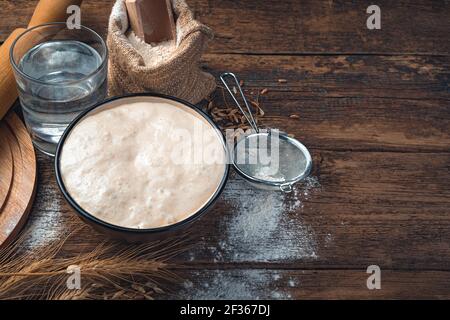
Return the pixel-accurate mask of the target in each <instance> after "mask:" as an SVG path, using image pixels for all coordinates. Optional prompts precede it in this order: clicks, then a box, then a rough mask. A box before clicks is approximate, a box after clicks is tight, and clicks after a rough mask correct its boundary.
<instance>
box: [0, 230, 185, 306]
mask: <svg viewBox="0 0 450 320" xmlns="http://www.w3.org/2000/svg"><path fill="white" fill-rule="evenodd" d="M81 229H82V228H81ZM79 232H80V230H76V231H74V232H72V233H70V234H69V235H68V236H67V237H66V238H65V239H63V240H61V241H56V242H54V243H52V244H50V245H48V246H45V247H43V248H41V249H38V250H36V251H34V252H32V253H25V254H24V253H20V250H19V249H20V247H21V246H22V245H23V242H24V241H25V239H26V236H27V235H26V232H24V233H23V234H22V236H20V237H19V239H18V240H17V241H16V242H14V243H13V244H12V245H10V246H8V247H6V248H5V249H2V250H0V299H57V300H66V299H152V298H153V295H154V294H155V293H156V294H160V293H162V292H163V290H162V289H161V288H160V287H159V285H158V282H160V281H161V280H163V281H164V282H170V281H174V280H179V278H178V276H177V275H175V274H173V273H172V272H170V271H168V270H167V267H168V263H167V260H168V259H170V258H171V257H173V256H174V255H176V254H178V253H179V252H181V251H182V250H184V249H186V248H187V247H186V246H180V244H181V243H182V242H185V240H186V239H187V238H186V237H185V238H183V239H179V240H175V241H159V242H152V243H148V244H140V245H133V244H129V245H123V244H122V243H117V242H112V243H110V242H104V243H101V244H99V245H98V246H97V247H96V248H95V249H94V250H92V251H90V252H87V253H81V254H79V255H77V256H75V257H70V258H67V257H59V256H58V253H60V251H61V248H62V247H63V246H64V243H65V242H66V241H67V240H68V239H69V238H71V237H73V236H76V234H78V233H79ZM70 265H76V266H77V267H79V268H80V272H81V279H82V288H80V289H79V290H69V289H68V288H67V286H66V280H67V278H68V276H69V274H68V273H67V267H68V266H70ZM142 283H145V284H142Z"/></svg>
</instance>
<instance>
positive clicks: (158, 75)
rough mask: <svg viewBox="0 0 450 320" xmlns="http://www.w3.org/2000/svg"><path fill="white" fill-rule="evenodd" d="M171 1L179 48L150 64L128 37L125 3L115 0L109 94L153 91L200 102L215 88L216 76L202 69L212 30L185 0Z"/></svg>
mask: <svg viewBox="0 0 450 320" xmlns="http://www.w3.org/2000/svg"><path fill="white" fill-rule="evenodd" d="M172 3H173V9H174V13H175V17H176V26H177V43H176V49H175V51H174V53H173V54H172V55H171V56H170V57H169V58H168V59H166V60H164V61H163V62H161V63H159V64H158V65H156V66H148V65H146V61H144V58H143V56H141V54H140V53H139V52H138V51H137V50H136V49H135V48H134V47H133V45H132V44H131V43H130V41H129V39H128V38H127V36H126V32H127V31H128V16H127V12H126V7H125V2H124V0H117V1H116V3H115V5H114V7H113V10H112V12H111V16H110V19H109V28H108V48H109V76H108V77H109V78H108V80H109V94H110V95H122V94H126V93H137V92H147V91H152V92H157V93H164V94H168V95H172V96H175V97H178V98H181V99H184V100H187V101H189V102H191V103H197V102H199V101H201V100H202V99H204V98H206V97H207V96H208V95H209V94H210V93H211V92H212V91H214V89H215V87H216V83H215V79H214V77H213V76H212V75H211V74H208V73H205V72H203V71H201V69H200V57H201V54H202V52H203V51H204V49H205V47H206V44H207V42H208V41H209V40H210V39H212V37H213V33H212V31H211V29H209V28H208V27H207V26H205V25H203V24H201V23H200V22H198V21H197V20H195V19H194V17H193V13H192V11H191V10H190V9H189V7H188V5H187V4H186V2H185V1H184V0H172Z"/></svg>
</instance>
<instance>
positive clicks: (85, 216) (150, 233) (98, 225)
mask: <svg viewBox="0 0 450 320" xmlns="http://www.w3.org/2000/svg"><path fill="white" fill-rule="evenodd" d="M142 96H147V97H157V98H163V99H168V100H172V101H175V102H178V103H181V104H183V105H185V106H187V107H189V108H191V109H193V110H194V111H195V112H197V113H198V114H200V115H201V116H202V117H203V118H204V119H206V120H207V121H208V122H209V123H210V124H211V125H212V126H213V128H215V129H217V130H218V131H219V132H220V129H219V128H218V127H217V125H216V124H215V123H214V122H213V121H212V120H211V118H210V117H209V116H208V115H207V114H206V113H204V112H203V111H202V110H200V109H199V108H197V107H196V106H194V105H193V104H191V103H189V102H186V101H184V100H181V99H178V98H175V97H171V96H168V95H164V94H156V93H138V94H130V95H123V96H119V97H114V98H111V99H107V100H105V101H103V102H101V103H99V104H97V105H95V106H93V107H91V108H89V109H87V110H85V111H83V112H82V113H81V114H80V115H79V116H77V117H76V118H75V119H74V120H73V121H72V122H71V123H70V124H69V126H68V127H67V129H66V130H65V131H64V133H63V135H62V137H61V139H60V141H59V143H58V147H57V149H56V155H55V173H56V181H57V184H58V187H59V189H60V190H61V192H62V194H63V195H64V198H65V199H66V200H67V202H68V203H69V204H70V205H71V207H72V208H73V209H74V210H75V212H76V213H77V214H78V216H79V217H80V218H81V219H82V220H84V221H85V222H86V223H88V224H89V225H91V226H92V227H93V228H94V229H96V230H98V231H100V232H103V233H105V234H107V235H108V236H111V237H113V238H119V239H123V240H126V241H131V242H135V241H148V240H159V239H163V238H167V237H169V236H170V237H172V236H179V235H180V234H182V233H183V232H185V231H186V229H187V227H188V226H189V225H190V224H191V223H193V222H194V221H196V220H198V219H199V218H200V217H201V216H203V215H204V214H205V213H206V212H207V211H208V210H209V209H211V207H212V206H213V204H214V203H215V202H216V200H217V199H218V197H219V196H220V194H221V193H222V191H223V189H224V187H225V184H226V182H227V180H228V174H229V162H228V161H227V162H226V164H225V171H224V175H223V178H222V181H221V182H220V185H219V187H218V188H217V190H216V192H215V193H214V195H213V196H212V197H211V199H210V200H209V201H208V202H207V203H206V204H205V205H204V206H203V207H202V208H200V209H199V210H198V211H197V212H195V213H194V214H192V215H191V216H189V217H188V218H186V219H184V220H182V221H179V222H177V223H175V224H172V225H168V226H163V227H158V228H150V229H135V228H127V227H122V226H117V225H114V224H111V223H108V222H106V221H103V220H101V219H99V218H97V217H95V216H93V215H92V214H90V213H89V212H87V211H86V210H84V209H83V208H81V206H79V205H78V204H77V202H76V201H75V200H74V199H73V198H72V197H71V195H70V194H69V192H68V191H67V189H66V187H65V185H64V182H63V179H62V176H61V169H60V157H61V152H62V149H63V145H64V142H65V141H66V138H67V137H68V135H69V133H70V132H71V130H72V129H73V128H74V127H75V126H76V125H77V123H78V122H79V121H80V120H81V119H83V118H84V117H85V116H86V115H88V114H89V113H90V112H92V111H93V110H94V109H96V108H100V107H102V106H104V105H106V104H109V103H111V102H113V101H117V100H121V99H127V98H131V97H142ZM221 137H222V143H223V146H224V150H225V153H226V155H227V157H228V150H227V148H226V144H225V139H224V137H223V135H221Z"/></svg>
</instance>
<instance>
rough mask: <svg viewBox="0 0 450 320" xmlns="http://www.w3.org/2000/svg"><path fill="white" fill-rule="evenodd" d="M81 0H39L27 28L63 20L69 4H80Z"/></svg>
mask: <svg viewBox="0 0 450 320" xmlns="http://www.w3.org/2000/svg"><path fill="white" fill-rule="evenodd" d="M81 2H82V0H56V1H55V0H41V1H39V3H38V5H37V6H36V9H35V10H34V13H33V16H32V17H31V20H30V23H29V24H28V28H31V27H35V26H38V25H40V24H43V23H49V22H65V21H66V18H67V8H68V7H69V6H71V5H74V4H75V5H77V6H81Z"/></svg>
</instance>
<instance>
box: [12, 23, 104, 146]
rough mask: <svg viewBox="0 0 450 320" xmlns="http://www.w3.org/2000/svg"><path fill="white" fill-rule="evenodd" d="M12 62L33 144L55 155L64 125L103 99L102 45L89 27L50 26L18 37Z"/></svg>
mask: <svg viewBox="0 0 450 320" xmlns="http://www.w3.org/2000/svg"><path fill="white" fill-rule="evenodd" d="M10 58H11V64H12V66H13V70H14V74H15V78H16V82H17V89H18V91H19V98H20V103H21V105H22V110H23V116H24V119H25V123H26V125H27V128H28V131H29V132H30V134H31V137H32V140H33V143H34V145H35V146H36V148H37V149H39V150H40V151H42V152H44V153H46V154H48V155H54V154H55V151H56V145H57V143H58V141H59V139H60V137H61V135H62V133H63V132H64V130H65V129H66V127H67V126H68V124H69V123H70V122H71V121H72V120H73V119H74V118H75V117H76V116H77V115H78V114H79V113H80V112H81V111H83V110H85V109H87V108H89V107H91V106H93V105H95V104H97V103H99V102H101V101H102V100H104V99H105V97H106V92H107V69H108V67H107V65H108V63H107V61H108V50H107V47H106V44H105V42H104V41H103V39H102V38H101V37H100V36H99V35H98V34H97V33H96V32H95V31H93V30H91V29H89V28H86V27H83V26H81V28H80V29H68V28H67V26H66V24H65V23H51V24H45V25H41V26H37V27H34V28H31V29H29V30H27V31H26V32H25V33H23V34H22V35H21V36H19V37H18V38H17V39H16V41H15V42H14V43H13V45H12V47H11V54H10Z"/></svg>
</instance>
